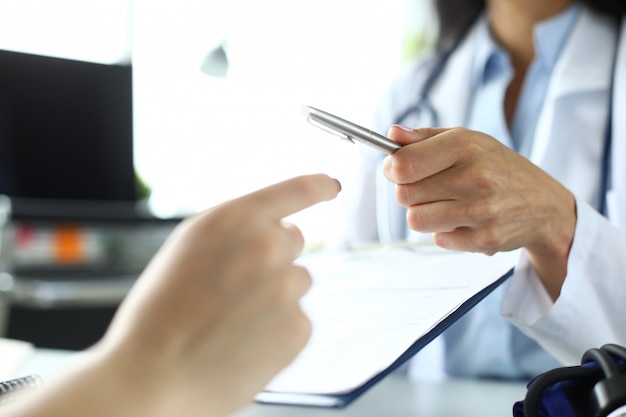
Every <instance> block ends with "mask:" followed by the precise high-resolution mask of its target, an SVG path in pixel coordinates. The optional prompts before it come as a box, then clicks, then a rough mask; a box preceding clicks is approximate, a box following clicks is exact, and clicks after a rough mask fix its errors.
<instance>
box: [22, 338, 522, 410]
mask: <svg viewBox="0 0 626 417" xmlns="http://www.w3.org/2000/svg"><path fill="white" fill-rule="evenodd" d="M71 359H72V355H69V354H68V353H67V352H65V351H55V350H47V349H42V350H38V351H37V353H36V354H35V355H34V356H33V357H32V358H31V359H30V360H28V361H27V362H26V363H25V364H24V366H23V367H22V369H21V370H20V375H27V374H32V373H37V374H39V375H41V376H42V378H43V379H44V381H45V380H46V379H47V378H46V377H50V376H52V375H54V374H55V373H57V372H58V371H59V370H60V369H62V368H63V366H64V364H66V363H67V362H68V361H70V360H71ZM525 394H526V386H525V384H524V383H520V382H504V381H489V380H472V379H467V380H465V379H453V378H447V379H440V380H436V379H432V380H431V379H423V380H420V379H416V380H409V379H407V378H404V377H401V376H397V375H391V376H389V377H387V378H386V379H384V380H383V381H381V382H379V383H378V384H377V385H375V386H374V387H373V388H371V389H370V390H369V391H368V392H366V393H365V394H364V395H363V396H361V397H360V398H358V399H357V400H356V401H355V402H353V403H352V404H351V405H349V406H348V407H346V408H345V409H342V410H333V409H316V408H302V407H291V406H289V407H288V406H273V405H265V404H252V405H251V406H249V407H248V408H246V409H244V410H243V411H241V412H240V413H237V414H236V415H235V416H234V417H422V416H424V417H452V416H464V417H474V416H475V417H479V416H480V417H491V416H493V417H508V416H511V415H512V407H513V403H514V402H515V401H518V400H521V399H523V398H524V395H525Z"/></svg>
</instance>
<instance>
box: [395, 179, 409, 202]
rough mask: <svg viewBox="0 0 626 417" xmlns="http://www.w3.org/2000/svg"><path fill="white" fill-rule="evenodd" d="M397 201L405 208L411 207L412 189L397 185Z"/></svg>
mask: <svg viewBox="0 0 626 417" xmlns="http://www.w3.org/2000/svg"><path fill="white" fill-rule="evenodd" d="M396 201H398V204H400V205H401V206H404V207H409V206H410V205H411V198H410V187H409V186H408V185H403V184H398V185H396Z"/></svg>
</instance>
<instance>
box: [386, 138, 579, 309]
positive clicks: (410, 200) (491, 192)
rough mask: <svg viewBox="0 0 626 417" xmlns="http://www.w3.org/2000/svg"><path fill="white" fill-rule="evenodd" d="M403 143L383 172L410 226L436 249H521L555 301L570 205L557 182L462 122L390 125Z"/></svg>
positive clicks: (567, 243) (572, 218)
mask: <svg viewBox="0 0 626 417" xmlns="http://www.w3.org/2000/svg"><path fill="white" fill-rule="evenodd" d="M388 136H389V138H391V139H392V140H394V141H396V142H397V143H399V144H400V145H403V147H402V148H400V149H399V150H398V151H396V152H395V153H394V154H392V155H390V156H388V157H387V159H386V160H385V163H384V166H383V172H384V175H385V177H386V178H387V179H388V180H389V181H391V182H392V183H395V184H396V198H397V200H398V202H399V203H400V204H401V205H402V206H405V207H407V208H408V213H407V221H408V224H409V227H411V229H413V230H416V231H419V232H424V233H433V239H434V241H435V243H436V244H437V245H438V246H440V247H443V248H446V249H451V250H460V251H468V252H482V253H485V254H487V255H491V254H494V253H496V252H501V251H509V250H514V249H518V248H523V249H524V250H525V251H526V253H527V254H528V257H529V259H530V261H531V263H532V264H533V267H534V268H535V270H536V271H537V274H538V276H539V278H540V279H541V281H542V282H543V284H544V286H545V288H546V290H547V291H548V293H549V294H550V296H551V297H552V298H553V299H554V300H556V298H558V296H559V294H560V289H561V286H562V284H563V281H564V279H565V276H566V273H567V259H568V255H569V251H570V248H571V245H572V241H573V239H574V229H575V226H576V203H575V200H574V196H573V195H572V193H571V192H569V191H568V190H567V189H566V188H565V187H564V186H563V185H561V184H560V183H559V182H558V181H556V180H555V179H554V178H552V177H551V176H550V175H548V174H547V173H546V172H544V171H543V170H542V169H541V168H539V167H538V166H536V165H534V164H533V163H532V162H530V161H529V160H528V159H526V158H524V157H523V156H521V155H520V154H518V153H517V152H515V151H513V150H511V149H509V148H507V147H506V146H505V145H503V144H501V143H500V142H499V141H497V140H496V139H494V138H492V137H490V136H488V135H486V134H483V133H480V132H476V131H470V130H467V129H463V128H453V129H444V128H423V129H409V128H406V127H403V126H393V127H392V128H391V129H390V130H389V133H388Z"/></svg>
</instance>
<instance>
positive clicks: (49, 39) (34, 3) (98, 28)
mask: <svg viewBox="0 0 626 417" xmlns="http://www.w3.org/2000/svg"><path fill="white" fill-rule="evenodd" d="M131 12H132V3H131V1H130V0H99V1H92V0H86V1H85V0H0V49H7V50H13V51H19V52H28V53H35V54H41V55H50V56H57V57H62V58H71V59H81V60H85V61H93V62H101V63H107V64H108V63H119V62H128V61H129V60H130V54H131V51H130V45H131V34H132V24H131V18H132V13H131Z"/></svg>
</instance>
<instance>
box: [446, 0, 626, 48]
mask: <svg viewBox="0 0 626 417" xmlns="http://www.w3.org/2000/svg"><path fill="white" fill-rule="evenodd" d="M580 1H582V2H583V3H585V4H586V5H587V6H589V7H591V8H592V9H594V10H597V11H599V12H601V13H606V14H609V15H611V16H616V17H618V16H626V1H624V0H580ZM484 8H485V0H435V9H436V10H437V16H438V23H439V36H438V38H437V43H436V47H437V48H438V49H440V50H447V49H450V48H453V47H454V46H456V44H457V43H458V42H460V41H461V40H462V39H463V38H464V37H465V34H466V33H467V31H468V30H469V29H470V27H471V26H472V25H473V24H474V22H475V21H476V19H477V18H478V16H479V15H480V14H481V13H482V11H483V9H484Z"/></svg>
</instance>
